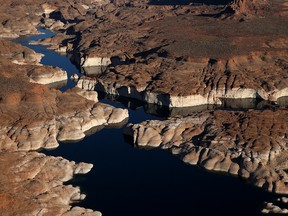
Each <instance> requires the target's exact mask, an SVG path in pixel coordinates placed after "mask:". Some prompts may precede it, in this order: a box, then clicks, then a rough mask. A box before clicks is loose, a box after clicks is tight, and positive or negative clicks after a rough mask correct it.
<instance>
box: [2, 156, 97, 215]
mask: <svg viewBox="0 0 288 216" xmlns="http://www.w3.org/2000/svg"><path fill="white" fill-rule="evenodd" d="M0 161H1V163H0V169H1V174H0V184H1V185H2V186H1V189H0V198H1V204H0V211H1V215H91V216H92V215H93V216H100V215H101V213H100V212H94V211H92V210H89V209H84V208H77V207H74V208H72V207H71V206H70V204H71V203H73V202H75V201H79V200H82V199H84V198H85V194H81V192H80V189H79V188H77V187H72V186H71V185H63V182H66V181H68V180H70V179H71V178H72V177H73V175H74V174H85V173H87V172H89V171H90V170H91V168H92V166H93V165H92V164H86V163H80V164H76V163H75V162H73V161H68V160H65V159H64V158H61V157H48V156H46V155H44V154H40V153H36V152H28V153H27V152H13V153H7V152H6V153H3V152H2V153H0Z"/></svg>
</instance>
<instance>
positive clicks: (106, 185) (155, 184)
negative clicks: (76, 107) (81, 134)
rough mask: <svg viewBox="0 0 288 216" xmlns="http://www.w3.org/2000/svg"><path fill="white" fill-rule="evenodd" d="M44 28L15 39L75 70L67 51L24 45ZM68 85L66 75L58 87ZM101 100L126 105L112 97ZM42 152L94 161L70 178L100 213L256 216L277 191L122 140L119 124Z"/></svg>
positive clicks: (136, 115) (137, 117)
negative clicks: (33, 33) (82, 171)
mask: <svg viewBox="0 0 288 216" xmlns="http://www.w3.org/2000/svg"><path fill="white" fill-rule="evenodd" d="M42 32H44V33H45V34H44V35H38V36H33V37H30V38H26V39H24V38H22V39H21V40H19V41H18V42H20V43H21V44H23V45H26V46H29V47H30V48H32V49H34V50H35V51H36V52H41V53H43V54H44V55H45V57H44V58H43V59H42V64H45V65H52V66H58V67H60V68H63V69H65V70H66V71H67V72H68V74H69V75H68V76H70V75H71V74H73V73H75V72H76V70H77V69H76V67H75V66H74V65H72V64H71V62H70V61H69V59H68V58H66V57H65V56H61V55H59V54H57V53H55V52H52V51H49V50H47V49H46V48H45V47H44V46H41V45H28V44H29V41H31V40H36V39H39V38H43V37H49V36H51V33H49V32H48V31H42ZM60 58H61V59H60ZM71 86H73V83H71V82H70V81H69V83H68V85H67V86H66V87H65V88H63V89H62V90H65V89H66V88H70V87H71ZM102 102H103V103H109V104H112V105H114V106H116V107H122V108H123V107H125V105H123V104H122V103H119V102H116V101H113V100H107V99H103V100H102ZM125 108H127V109H128V110H129V115H130V119H129V122H132V123H139V122H141V121H143V120H148V119H164V118H165V117H159V116H155V115H151V114H148V113H146V112H145V110H144V108H143V106H141V104H140V105H139V104H138V105H137V106H136V105H135V104H134V106H133V101H132V106H131V108H129V107H125ZM42 152H44V153H45V154H47V155H53V156H62V157H64V158H66V159H69V160H74V161H76V162H80V161H84V162H88V163H92V164H94V168H93V169H92V171H91V172H90V173H88V174H86V175H78V176H76V177H75V178H74V179H73V180H72V181H70V182H68V183H69V184H73V185H75V186H80V188H81V190H82V192H83V193H85V194H86V195H87V197H86V199H85V200H84V201H82V202H80V203H77V204H76V205H78V206H82V207H86V208H91V209H94V210H99V211H101V212H102V213H103V215H104V216H122V215H123V216H144V215H145V216H147V215H149V216H190V215H193V216H206V215H209V216H210V215H229V216H230V215H233V216H238V215H239V216H240V215H247V216H250V215H253V216H257V215H261V213H260V212H261V208H262V207H263V203H264V202H265V201H271V200H273V199H275V198H276V197H277V196H276V195H273V194H271V193H267V192H265V191H263V190H261V189H258V188H256V187H254V186H251V185H249V184H247V183H245V182H243V181H241V180H240V179H238V178H235V177H231V176H228V175H221V174H216V173H211V172H207V171H205V170H203V169H200V168H198V167H197V166H190V165H186V164H185V163H183V162H182V161H180V160H179V159H178V158H176V157H175V156H173V155H172V154H170V153H169V152H167V151H165V150H161V149H151V150H147V149H146V150H145V149H137V148H134V147H132V146H131V145H129V144H127V143H126V142H125V140H124V137H123V133H122V129H115V128H106V129H103V130H101V131H99V132H97V133H96V134H94V135H91V136H88V137H86V138H85V139H84V140H82V141H80V142H78V143H61V145H60V146H59V147H58V148H57V149H55V150H52V151H42Z"/></svg>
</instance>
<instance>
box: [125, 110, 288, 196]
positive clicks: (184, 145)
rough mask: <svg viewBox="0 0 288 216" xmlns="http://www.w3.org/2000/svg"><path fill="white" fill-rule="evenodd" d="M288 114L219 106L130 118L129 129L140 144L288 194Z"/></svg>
mask: <svg viewBox="0 0 288 216" xmlns="http://www.w3.org/2000/svg"><path fill="white" fill-rule="evenodd" d="M287 118H288V112H287V110H286V109H277V110H274V111H273V110H264V111H263V110H262V111H260V110H249V111H247V112H244V111H225V110H217V111H211V112H204V113H201V114H194V115H191V116H188V117H183V118H171V119H168V120H166V121H156V120H155V121H145V122H142V123H140V124H134V125H132V124H130V125H128V127H127V128H126V129H125V134H127V135H129V136H131V137H132V140H133V143H134V144H135V145H137V146H139V147H153V148H154V147H160V148H163V149H168V150H169V151H171V152H172V153H173V154H176V155H178V156H179V157H180V158H181V159H182V160H183V161H184V162H186V163H189V164H192V165H196V164H197V165H199V166H200V167H203V168H205V169H207V170H213V171H218V172H225V173H230V174H232V175H238V176H240V177H242V178H245V179H248V180H249V182H251V183H252V184H254V185H256V186H258V187H262V188H263V189H265V190H268V191H270V192H275V193H280V194H288V186H287V182H288V175H287V163H286V162H287V160H286V158H287V127H286V122H287V121H286V120H287Z"/></svg>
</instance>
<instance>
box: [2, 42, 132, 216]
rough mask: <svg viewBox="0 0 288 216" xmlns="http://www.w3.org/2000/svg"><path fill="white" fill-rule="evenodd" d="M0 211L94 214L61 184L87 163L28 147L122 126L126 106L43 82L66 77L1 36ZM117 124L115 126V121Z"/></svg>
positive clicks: (53, 144)
mask: <svg viewBox="0 0 288 216" xmlns="http://www.w3.org/2000/svg"><path fill="white" fill-rule="evenodd" d="M0 50H1V51H0V57H1V58H0V76H1V79H0V118H1V124H0V161H1V165H0V169H1V174H0V185H1V189H0V197H1V204H0V212H1V215H91V216H92V215H95V216H100V215H101V213H100V212H97V211H93V210H89V209H84V208H80V207H72V206H71V204H72V203H73V202H76V201H80V200H83V199H84V198H85V195H84V194H81V192H80V189H79V188H78V187H73V186H71V185H64V182H67V181H68V180H70V179H71V178H73V176H74V175H75V174H85V173H87V172H89V171H90V170H91V168H92V167H93V165H92V164H87V163H78V164H76V163H75V162H73V161H68V160H66V159H64V158H61V157H50V156H46V155H44V154H40V153H37V152H35V151H32V150H38V149H41V148H45V149H51V148H56V147H57V146H58V145H59V143H58V142H59V141H67V140H80V139H83V138H84V137H85V132H88V131H89V133H90V132H91V131H92V129H95V127H104V126H108V125H110V126H114V125H115V126H121V124H124V123H125V121H126V120H127V118H128V111H127V110H124V109H117V108H114V107H112V106H109V105H105V104H102V103H99V102H98V98H97V93H96V92H87V91H85V90H82V89H79V88H73V89H70V90H68V91H66V92H64V93H62V92H60V91H58V90H56V89H51V88H49V87H48V86H47V85H43V84H50V83H53V82H56V81H63V80H64V81H66V80H67V74H66V71H63V70H61V69H60V68H56V67H50V66H44V65H41V64H40V63H39V62H40V59H41V57H42V56H41V55H40V54H37V53H35V52H34V51H33V50H31V49H28V48H25V47H23V46H21V45H18V44H15V43H13V42H11V41H7V40H4V39H1V40H0ZM116 124H117V125H116Z"/></svg>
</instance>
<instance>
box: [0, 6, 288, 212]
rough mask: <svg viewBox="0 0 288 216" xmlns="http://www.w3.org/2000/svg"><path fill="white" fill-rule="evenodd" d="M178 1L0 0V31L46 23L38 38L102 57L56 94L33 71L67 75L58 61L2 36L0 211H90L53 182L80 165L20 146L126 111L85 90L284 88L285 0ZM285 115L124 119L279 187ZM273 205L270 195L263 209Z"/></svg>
mask: <svg viewBox="0 0 288 216" xmlns="http://www.w3.org/2000/svg"><path fill="white" fill-rule="evenodd" d="M181 2H183V3H182V4H181V5H180V4H179V5H178V4H175V3H173V2H172V3H171V1H170V3H163V2H162V3H161V1H160V2H159V1H156V2H155V1H149V0H135V1H126V0H115V1H109V0H93V1H91V0H75V1H71V0H64V1H59V0H49V1H47V0H39V1H37V2H35V1H31V0H25V1H20V0H7V1H3V2H1V5H0V12H1V15H0V37H1V38H16V37H18V36H19V35H27V34H37V28H38V27H45V28H49V29H51V30H53V31H54V33H55V36H54V37H52V38H49V39H44V40H42V41H38V42H36V43H42V44H45V45H48V46H50V48H51V49H53V50H56V51H58V52H63V53H67V54H68V55H69V57H70V58H71V60H73V61H74V62H75V63H76V64H77V65H78V66H84V67H86V68H88V67H91V66H99V67H101V69H100V70H99V71H100V73H98V71H97V73H96V75H95V76H96V77H94V78H89V77H82V78H81V79H80V80H79V82H78V86H79V87H81V88H82V90H80V89H79V88H75V89H73V90H69V91H67V92H66V93H61V92H59V91H57V90H55V89H49V88H48V87H47V86H43V85H38V84H35V82H38V83H50V82H52V81H56V80H57V81H58V80H61V79H67V76H66V75H65V74H64V72H63V71H62V70H60V69H58V68H52V67H44V66H41V65H40V64H39V60H40V58H41V55H38V54H36V53H34V52H33V51H31V50H29V49H26V48H23V47H21V46H19V45H15V44H14V43H11V42H8V41H7V40H3V39H1V40H0V48H1V49H0V55H1V58H0V66H1V67H0V76H1V79H0V111H1V112H0V117H1V120H2V122H1V124H0V160H1V161H3V163H2V162H1V163H0V166H1V170H4V171H3V172H2V173H1V175H0V184H1V185H2V186H3V187H1V190H0V196H1V201H2V200H3V202H1V204H0V209H1V213H2V212H4V214H13V215H17V214H19V212H20V214H21V215H22V214H27V215H31V214H47V215H69V214H70V215H80V214H82V213H83V214H86V215H90V214H91V215H93V214H94V215H99V213H98V212H90V210H85V209H81V208H77V207H74V208H71V206H70V202H71V201H73V200H79V199H82V198H84V196H83V195H81V194H80V192H79V190H78V189H76V188H72V187H71V186H63V184H62V182H64V181H66V180H68V179H70V178H71V177H72V175H73V173H78V172H82V171H83V170H86V171H88V170H89V169H90V168H91V167H89V165H88V167H87V166H84V167H85V168H84V167H83V166H80V167H78V168H77V167H76V166H77V165H75V163H73V162H68V161H66V160H65V159H62V158H53V157H45V156H44V155H42V154H38V153H35V152H27V151H29V150H35V149H39V148H54V147H56V146H57V145H58V141H64V140H70V139H73V140H77V139H81V138H83V137H84V136H85V133H84V132H85V131H87V130H89V129H91V128H92V129H93V127H95V126H99V125H108V124H115V123H118V122H121V121H122V120H124V119H125V118H126V117H127V111H125V110H122V109H115V108H113V107H111V106H108V105H103V104H100V103H98V102H97V94H96V93H95V92H93V91H88V92H87V91H86V90H94V89H96V90H101V91H104V92H106V93H111V94H119V95H123V96H127V97H132V98H136V99H139V100H143V101H146V102H149V103H154V104H158V105H165V106H170V107H185V106H195V105H201V104H219V103H221V101H222V100H221V98H240V99H241V98H260V99H264V100H269V101H276V100H277V99H279V98H281V97H283V96H287V95H288V92H287V69H288V62H287V55H288V53H287V49H288V41H287V34H288V29H287V16H288V13H287V11H288V10H287V8H288V4H287V1H284V0H279V1H278V0H277V1H274V0H266V1H265V0H252V1H248V0H234V1H231V2H230V3H229V4H227V5H219V4H218V5H211V4H210V5H199V4H194V3H193V1H181ZM227 2H229V1H226V3H227ZM15 15H17V17H16V18H15ZM12 63H13V64H12ZM102 66H105V67H102ZM106 67H107V68H106ZM103 68H104V69H103ZM89 69H90V68H89ZM87 71H88V70H87ZM46 72H48V73H46ZM87 74H89V73H87ZM64 77H65V78H64ZM33 82H34V83H33ZM83 89H84V90H83ZM182 114H183V113H182ZM286 117H287V109H286V108H285V109H277V110H274V111H273V110H266V111H259V110H258V111H255V110H250V111H248V112H240V111H234V112H232V111H231V112H230V111H229V112H228V111H225V110H222V111H209V112H202V113H197V114H193V115H192V116H190V117H185V118H184V117H177V118H174V119H170V120H167V121H165V122H146V123H142V124H139V125H134V126H132V125H130V126H129V130H128V132H127V133H128V134H130V135H132V136H134V135H135V136H134V137H135V139H134V142H137V143H138V144H139V145H145V146H147V145H149V146H153V147H156V146H160V147H163V148H168V149H170V150H171V151H172V152H173V153H175V154H178V155H179V156H180V157H181V158H182V159H183V160H184V161H185V162H187V163H191V164H198V165H199V166H202V167H204V168H206V169H209V170H216V171H222V172H229V173H231V174H233V175H239V176H241V177H243V178H248V179H249V181H250V182H252V183H253V184H255V185H257V186H259V187H263V188H265V189H266V190H268V191H274V192H276V193H285V194H287V193H288V190H287V186H286V184H287V174H286V169H287V164H286V158H287V156H286V139H287V134H286V125H285V124H286V123H285V122H286ZM19 150H21V151H26V152H21V153H20V152H18V151H19ZM35 163H37V165H38V163H39V167H41V170H39V169H37V168H39V167H38V166H35ZM42 164H43V166H42ZM2 166H3V167H2ZM5 170H7V172H6V171H5ZM50 170H52V171H51V175H50V173H49V172H50ZM86 171H85V172H86ZM6 173H7V175H6ZM8 174H9V175H10V176H13V178H11V179H12V180H11V181H10V180H9V179H8V178H7V176H9V175H8ZM52 174H53V175H52ZM23 182H24V183H23ZM10 183H11V184H10ZM27 188H33V190H31V191H27V190H26V189H27ZM28 192H31V193H28ZM15 194H21V196H16V195H15ZM22 195H23V196H22ZM54 198H55V199H54ZM11 205H13V207H14V210H15V211H14V210H13V209H12V210H11V209H10V206H11ZM23 207H25V208H23ZM8 208H9V209H8ZM280 210H281V209H279V208H277V207H276V206H275V205H274V204H267V208H266V212H280ZM282 210H283V209H282ZM282 210H281V211H282ZM10 211H13V212H10ZM283 211H285V209H284V210H283Z"/></svg>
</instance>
